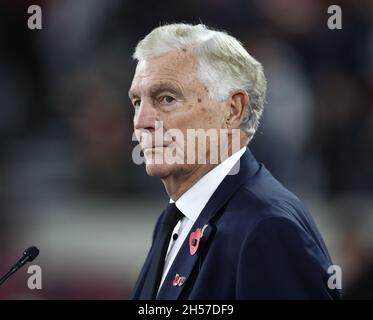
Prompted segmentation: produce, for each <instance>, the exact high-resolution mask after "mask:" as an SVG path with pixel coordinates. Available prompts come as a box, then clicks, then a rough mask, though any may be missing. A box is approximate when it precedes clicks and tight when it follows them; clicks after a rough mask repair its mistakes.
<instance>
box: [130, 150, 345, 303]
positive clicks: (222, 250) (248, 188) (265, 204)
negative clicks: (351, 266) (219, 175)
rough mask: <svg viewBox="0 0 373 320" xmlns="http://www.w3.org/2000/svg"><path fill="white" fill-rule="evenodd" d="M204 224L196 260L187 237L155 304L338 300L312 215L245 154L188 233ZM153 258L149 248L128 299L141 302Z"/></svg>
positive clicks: (325, 254) (327, 256) (328, 262)
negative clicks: (178, 279)
mask: <svg viewBox="0 0 373 320" xmlns="http://www.w3.org/2000/svg"><path fill="white" fill-rule="evenodd" d="M161 218H162V216H161V217H160V219H161ZM160 219H158V222H157V225H156V227H155V230H154V234H153V243H154V239H155V238H156V237H155V236H156V234H157V232H158V225H159V221H160ZM204 226H206V227H205V230H204V232H203V236H202V238H201V239H200V242H199V246H198V250H197V252H196V253H195V254H194V255H191V253H190V251H189V237H187V239H186V240H185V241H184V243H183V245H182V247H181V248H180V251H179V252H178V254H177V256H176V258H175V260H174V262H173V264H172V266H171V268H170V270H169V272H168V274H167V277H166V278H165V281H164V282H163V285H162V287H161V288H160V291H159V293H158V296H157V299H164V300H170V299H171V300H174V299H338V298H339V292H338V290H337V289H335V290H331V289H329V288H328V285H327V281H328V278H329V277H330V274H328V273H327V270H328V267H329V266H330V265H331V264H332V262H331V259H330V257H329V254H328V251H327V249H326V246H325V244H324V242H323V240H322V238H321V236H320V234H319V231H318V230H317V227H316V225H315V223H314V222H313V220H312V218H311V216H310V214H309V213H308V211H307V210H306V209H305V207H304V206H303V204H302V203H301V201H300V200H299V199H298V198H297V197H296V196H295V195H294V194H292V193H291V192H290V191H289V190H287V189H286V188H285V187H284V186H282V185H281V184H280V183H279V182H278V181H277V180H276V179H275V178H274V177H273V176H272V175H271V174H270V172H269V171H268V170H267V169H266V168H265V167H264V165H263V164H259V163H258V162H257V161H256V159H255V158H254V156H253V155H252V153H251V152H250V151H249V149H247V150H246V152H245V153H244V155H243V156H242V157H241V159H240V168H239V172H238V174H233V175H227V176H226V177H225V178H224V180H223V181H222V183H221V184H220V185H219V187H218V188H217V190H216V191H215V193H214V194H213V196H212V197H211V198H210V200H209V201H208V203H207V204H206V206H205V208H204V209H203V210H202V212H201V214H200V215H199V217H198V219H197V220H196V222H195V224H194V225H193V227H192V230H191V232H193V231H195V230H196V229H197V228H201V229H202V228H203V227H204ZM152 254H153V246H152V247H151V248H150V251H149V253H148V256H147V258H146V261H145V263H144V266H143V268H142V270H141V272H140V275H139V277H138V280H137V282H136V285H135V288H134V290H133V292H132V297H131V298H132V299H138V298H139V294H140V292H141V289H142V287H143V284H144V279H145V275H146V273H147V272H148V270H149V266H150V263H151V261H152ZM176 274H178V275H179V276H181V277H185V281H184V282H181V283H179V284H181V285H174V283H173V280H174V278H175V276H176Z"/></svg>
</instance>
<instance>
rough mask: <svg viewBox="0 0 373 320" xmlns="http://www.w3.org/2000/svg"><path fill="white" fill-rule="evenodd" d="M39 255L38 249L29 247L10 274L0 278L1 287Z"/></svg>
mask: <svg viewBox="0 0 373 320" xmlns="http://www.w3.org/2000/svg"><path fill="white" fill-rule="evenodd" d="M38 255H39V249H38V248H36V247H29V248H27V249H26V250H25V251H23V255H22V257H21V258H20V259H19V260H18V261H17V263H16V264H15V265H14V266H13V267H11V268H10V270H9V271H8V273H7V274H6V275H4V276H3V277H1V278H0V285H2V284H3V283H4V282H5V280H6V279H8V278H9V277H10V276H11V275H12V274H13V273H15V272H17V270H18V269H19V268H21V267H22V266H23V265H25V264H26V262H31V261H33V260H34V259H35V258H36V257H37V256H38Z"/></svg>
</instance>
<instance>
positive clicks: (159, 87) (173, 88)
mask: <svg viewBox="0 0 373 320" xmlns="http://www.w3.org/2000/svg"><path fill="white" fill-rule="evenodd" d="M161 91H169V92H171V93H174V94H178V95H181V89H180V88H179V87H178V86H177V85H175V84H173V83H170V82H162V83H157V84H154V85H152V86H151V87H150V88H149V95H150V96H154V95H156V94H157V93H159V92H161Z"/></svg>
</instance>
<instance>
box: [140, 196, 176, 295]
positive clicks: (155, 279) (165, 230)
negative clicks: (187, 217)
mask: <svg viewBox="0 0 373 320" xmlns="http://www.w3.org/2000/svg"><path fill="white" fill-rule="evenodd" d="M182 217H183V214H182V213H181V212H180V211H179V209H178V208H177V207H176V205H175V203H170V204H169V205H168V206H167V208H166V210H165V212H164V216H163V219H162V221H161V224H160V228H159V231H158V234H157V236H156V238H155V240H154V249H153V258H152V262H151V265H150V268H149V271H148V273H147V275H146V279H145V282H144V286H143V289H142V291H141V294H140V300H152V299H155V298H156V296H157V292H158V287H159V284H160V282H161V279H162V273H163V267H164V262H165V257H166V253H167V249H168V245H169V242H170V238H171V233H172V231H173V230H174V228H175V226H176V224H177V222H178V221H179V220H180V219H181V218H182Z"/></svg>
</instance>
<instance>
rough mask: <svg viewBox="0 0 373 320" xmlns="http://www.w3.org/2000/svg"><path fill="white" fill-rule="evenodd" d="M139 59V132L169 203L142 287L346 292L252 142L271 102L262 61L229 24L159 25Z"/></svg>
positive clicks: (212, 295) (164, 293)
mask: <svg viewBox="0 0 373 320" xmlns="http://www.w3.org/2000/svg"><path fill="white" fill-rule="evenodd" d="M134 58H135V59H136V60H137V61H138V64H137V68H136V72H135V76H134V78H133V82H132V85H131V89H130V91H129V96H130V100H131V102H132V105H133V107H134V109H135V114H134V119H133V122H134V128H135V134H136V137H137V139H138V141H139V144H140V146H141V149H142V150H143V152H144V158H145V161H146V171H147V173H148V175H150V176H157V177H159V178H161V179H162V182H163V184H164V186H165V188H166V191H167V193H168V195H169V197H170V203H169V205H168V207H167V208H166V209H165V210H164V211H163V213H162V214H161V216H160V217H159V219H158V222H157V224H156V227H155V230H154V233H153V242H152V246H151V248H150V251H149V253H148V256H147V258H146V261H145V263H144V266H143V268H142V270H141V272H140V275H139V278H138V280H137V283H136V285H135V288H134V290H133V294H132V298H133V299H332V298H338V297H339V293H338V292H337V290H333V288H329V287H328V277H330V275H329V274H328V272H327V270H328V267H329V266H330V265H331V264H332V263H331V260H330V257H329V254H328V251H327V249H326V247H325V244H324V242H323V240H322V238H321V236H320V234H319V232H318V230H317V228H316V226H315V224H314V222H313V220H312V218H311V216H310V214H309V213H308V212H307V210H306V209H305V208H304V206H303V204H302V203H301V202H300V200H298V198H297V197H296V196H295V195H293V194H292V193H291V192H290V191H288V190H287V189H285V188H284V187H283V186H282V185H281V184H280V183H279V182H278V181H277V180H276V179H275V178H274V177H273V176H272V175H271V174H270V172H269V171H268V170H267V169H266V168H265V167H264V166H263V165H262V164H259V163H258V162H257V161H256V160H255V158H254V156H253V154H252V153H251V152H250V150H249V149H248V147H247V145H248V143H249V142H250V141H251V139H252V138H253V136H254V133H255V131H256V130H257V128H258V124H259V120H260V117H261V114H262V112H263V104H264V100H265V92H266V80H265V76H264V73H263V68H262V66H261V64H260V63H259V62H258V61H256V60H255V59H254V58H253V57H252V56H250V54H249V53H248V52H247V51H246V50H245V49H244V47H243V46H242V45H241V44H240V42H239V41H237V40H236V39H235V38H233V37H232V36H229V35H228V34H226V33H225V32H220V31H214V30H211V29H209V28H207V27H206V26H204V25H187V24H171V25H165V26H161V27H158V28H156V29H154V30H153V31H152V32H151V33H150V34H148V35H147V36H146V37H145V38H144V39H143V40H142V41H141V42H140V43H139V44H138V45H137V47H136V51H135V53H134ZM201 132H202V133H205V135H203V134H202V135H201V134H198V133H201ZM192 133H193V134H192ZM208 133H209V134H208ZM214 133H216V134H214ZM222 133H224V134H222ZM237 133H238V134H237ZM157 137H158V138H157ZM160 137H161V138H160ZM203 138H205V139H203ZM207 138H209V139H207ZM206 139H207V140H209V143H207V144H203V143H202V140H206ZM196 142H197V143H196ZM201 145H203V147H204V148H201Z"/></svg>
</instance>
